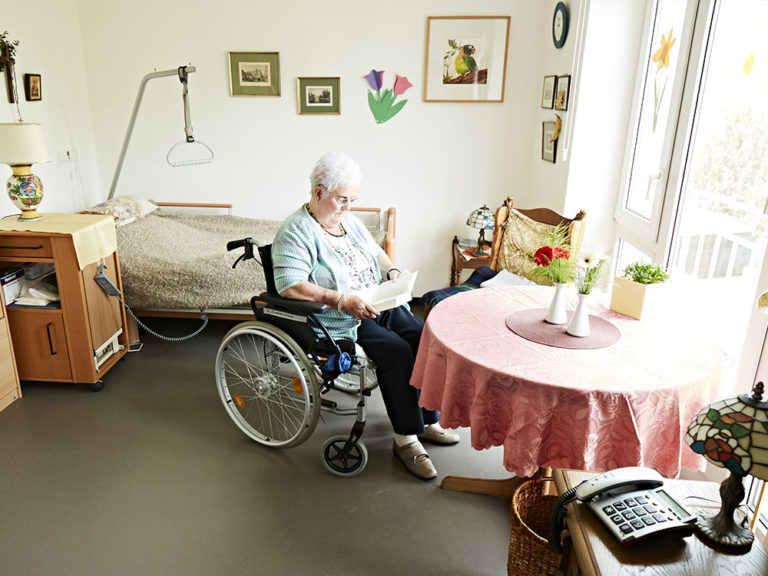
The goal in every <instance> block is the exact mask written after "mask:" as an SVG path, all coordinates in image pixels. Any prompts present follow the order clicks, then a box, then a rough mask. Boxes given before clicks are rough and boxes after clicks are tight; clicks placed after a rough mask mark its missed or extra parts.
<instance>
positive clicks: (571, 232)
mask: <svg viewBox="0 0 768 576" xmlns="http://www.w3.org/2000/svg"><path fill="white" fill-rule="evenodd" d="M513 204H514V200H513V198H512V197H511V196H508V197H507V198H506V200H504V202H502V204H501V206H499V208H498V209H497V210H496V215H495V218H494V229H493V241H492V243H491V255H490V258H488V259H474V260H472V261H470V262H467V261H466V260H465V258H464V256H463V254H462V253H461V250H460V248H459V243H458V239H455V238H454V241H453V251H452V258H453V263H452V265H451V286H450V287H448V288H443V289H439V290H432V291H430V292H427V293H426V294H424V296H423V297H422V301H423V303H424V313H425V316H426V315H427V314H428V313H429V310H431V308H432V307H433V306H434V305H435V304H437V303H438V302H440V301H441V300H444V299H445V298H447V297H448V296H452V295H453V294H456V293H457V292H461V291H464V290H471V289H474V288H478V287H479V286H480V283H481V282H482V281H484V280H486V279H489V278H491V277H493V275H494V274H495V273H496V272H498V271H500V270H508V271H510V272H512V273H513V274H516V275H518V276H522V277H524V278H528V279H531V280H534V279H533V278H531V277H530V272H531V270H532V269H533V268H534V267H535V263H534V262H533V261H532V260H531V255H532V254H533V253H534V252H535V251H536V250H537V249H538V248H539V247H540V246H541V245H542V244H543V238H544V236H545V235H546V234H547V232H548V231H551V230H552V228H553V227H555V226H567V227H568V228H567V231H566V237H567V238H568V241H569V243H570V246H571V250H570V253H571V256H570V257H571V259H575V258H577V257H578V253H579V250H580V248H581V243H582V240H583V238H584V225H585V218H586V212H584V210H581V211H579V213H578V214H576V216H574V217H573V218H566V217H565V216H562V215H560V214H558V213H557V212H555V211H554V210H550V209H549V208H532V209H526V210H521V209H517V208H514V206H513ZM465 267H466V268H473V269H475V272H474V273H473V274H472V276H471V277H470V279H469V280H467V281H466V282H463V283H462V282H461V272H462V270H463V269H464V268H465ZM534 281H535V280H534Z"/></svg>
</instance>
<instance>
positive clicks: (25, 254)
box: [0, 235, 53, 259]
mask: <svg viewBox="0 0 768 576" xmlns="http://www.w3.org/2000/svg"><path fill="white" fill-rule="evenodd" d="M0 258H27V259H37V258H53V249H52V248H51V239H50V238H47V237H45V236H23V235H19V236H10V235H0Z"/></svg>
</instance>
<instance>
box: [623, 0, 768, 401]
mask: <svg viewBox="0 0 768 576" xmlns="http://www.w3.org/2000/svg"><path fill="white" fill-rule="evenodd" d="M767 27H768V0H700V1H698V2H681V1H677V0H658V1H657V2H656V3H654V7H653V9H652V10H651V12H650V16H649V24H648V38H649V47H648V50H647V51H646V54H647V63H646V70H645V74H644V77H643V83H642V85H641V86H642V93H641V97H640V98H639V101H638V104H636V112H635V115H636V118H637V122H636V128H635V136H634V139H633V142H632V145H631V147H630V154H628V158H629V164H628V169H627V174H628V176H627V182H626V185H625V195H624V197H623V199H622V201H621V202H620V204H619V206H618V207H617V212H616V217H617V229H618V233H619V250H618V257H617V263H618V267H619V269H622V266H623V265H624V264H625V263H627V262H628V261H629V260H635V259H638V258H641V259H647V260H649V261H654V262H658V263H661V264H665V265H666V266H668V268H669V271H670V274H671V276H672V278H673V279H674V280H675V281H676V282H678V283H679V284H684V286H683V287H682V290H683V291H684V293H685V295H686V300H687V301H688V302H691V303H693V304H695V305H696V306H697V307H698V308H697V309H698V310H700V311H701V313H702V314H706V315H707V318H708V319H709V321H710V325H711V326H712V327H713V330H712V338H713V339H715V340H716V341H717V343H718V344H719V347H720V350H721V352H722V354H723V359H724V368H725V381H724V383H725V389H724V391H723V393H724V394H728V393H729V391H733V390H737V391H739V392H742V391H745V390H748V389H749V388H750V387H751V384H752V381H753V377H754V374H755V369H756V367H757V359H758V358H759V356H760V351H761V349H762V344H763V335H764V334H765V322H763V323H762V333H760V328H759V325H760V321H759V320H755V318H754V315H753V310H754V306H755V301H756V293H757V289H758V285H759V282H758V281H759V278H760V276H761V272H762V269H763V264H764V260H765V258H764V257H765V253H766V244H767V241H768V154H766V151H768V129H767V128H768V107H767V106H766V105H765V104H764V103H763V101H762V95H763V94H766V93H768V35H766V33H765V30H766V29H767ZM766 277H768V275H767V276H766ZM763 289H768V285H766V286H763ZM756 322H757V323H756ZM750 323H751V324H750ZM766 358H768V356H766ZM740 364H741V365H742V369H741V372H740V371H739V366H740ZM745 366H751V370H752V372H751V374H750V373H749V369H745Z"/></svg>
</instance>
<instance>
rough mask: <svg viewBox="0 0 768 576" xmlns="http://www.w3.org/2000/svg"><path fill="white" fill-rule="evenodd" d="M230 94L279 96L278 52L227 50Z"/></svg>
mask: <svg viewBox="0 0 768 576" xmlns="http://www.w3.org/2000/svg"><path fill="white" fill-rule="evenodd" d="M229 90H230V95H232V96H280V53H279V52H229Z"/></svg>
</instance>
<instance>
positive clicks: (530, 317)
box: [504, 308, 621, 350]
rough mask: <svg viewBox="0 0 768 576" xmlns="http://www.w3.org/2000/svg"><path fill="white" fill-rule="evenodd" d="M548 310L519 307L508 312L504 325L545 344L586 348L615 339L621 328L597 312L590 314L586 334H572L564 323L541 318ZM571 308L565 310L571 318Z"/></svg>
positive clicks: (607, 344) (603, 345)
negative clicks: (519, 308) (587, 332)
mask: <svg viewBox="0 0 768 576" xmlns="http://www.w3.org/2000/svg"><path fill="white" fill-rule="evenodd" d="M546 314H547V310H546V309H545V308H535V309H533V310H521V311H520V312H515V313H514V314H511V315H509V316H507V317H506V318H505V320H504V322H505V323H506V325H507V328H509V329H510V330H512V332H514V333H515V334H517V335H518V336H521V337H523V338H525V339H526V340H530V341H531V342H537V343H539V344H544V345H546V346H554V347H556V348H573V349H582V350H588V349H592V348H605V347H606V346H611V345H612V344H615V343H616V342H618V340H619V338H621V332H620V331H619V329H618V328H617V327H616V326H614V325H613V324H612V323H611V322H609V321H608V320H606V319H604V318H600V317H599V316H594V315H593V314H590V315H589V331H590V334H589V336H585V337H581V338H580V337H578V336H571V335H570V334H568V332H566V331H565V329H566V328H567V327H568V322H566V323H565V324H550V323H549V322H545V321H544V316H546ZM572 314H573V311H568V319H569V320H570V318H571V315H572Z"/></svg>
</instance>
